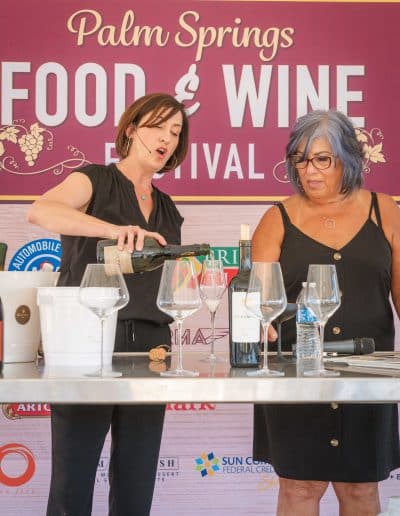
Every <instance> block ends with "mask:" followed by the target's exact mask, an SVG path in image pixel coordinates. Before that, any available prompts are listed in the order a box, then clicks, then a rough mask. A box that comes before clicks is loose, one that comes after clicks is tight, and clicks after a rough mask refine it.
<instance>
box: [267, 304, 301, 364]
mask: <svg viewBox="0 0 400 516" xmlns="http://www.w3.org/2000/svg"><path fill="white" fill-rule="evenodd" d="M296 312H297V304H296V303H288V304H287V305H286V308H285V310H284V311H283V312H282V313H281V314H280V315H278V317H277V318H276V319H275V323H276V330H277V332H278V342H277V348H276V355H275V357H274V358H272V359H271V361H270V362H271V363H273V364H287V363H289V362H292V361H293V359H292V358H286V357H285V356H284V354H283V353H282V324H283V323H284V322H286V321H290V319H293V317H295V316H296Z"/></svg>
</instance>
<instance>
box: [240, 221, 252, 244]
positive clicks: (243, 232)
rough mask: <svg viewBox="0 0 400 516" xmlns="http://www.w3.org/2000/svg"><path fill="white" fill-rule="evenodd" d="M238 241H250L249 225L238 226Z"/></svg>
mask: <svg viewBox="0 0 400 516" xmlns="http://www.w3.org/2000/svg"><path fill="white" fill-rule="evenodd" d="M240 240H250V226H249V224H240Z"/></svg>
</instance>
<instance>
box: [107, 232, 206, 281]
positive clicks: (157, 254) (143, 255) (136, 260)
mask: <svg viewBox="0 0 400 516" xmlns="http://www.w3.org/2000/svg"><path fill="white" fill-rule="evenodd" d="M208 254H210V245H209V244H192V245H173V244H167V245H164V246H162V245H160V244H159V243H158V242H157V241H156V240H154V239H153V238H148V237H146V238H145V239H144V246H143V249H142V250H141V251H138V250H137V249H135V250H134V251H133V253H128V251H125V250H123V251H120V250H119V249H118V247H117V240H99V242H97V261H98V263H105V264H108V263H119V266H120V268H121V272H122V273H124V274H129V273H133V272H147V271H153V270H155V269H158V267H161V266H162V264H163V263H164V261H165V260H176V259H178V258H183V257H189V256H206V255H208Z"/></svg>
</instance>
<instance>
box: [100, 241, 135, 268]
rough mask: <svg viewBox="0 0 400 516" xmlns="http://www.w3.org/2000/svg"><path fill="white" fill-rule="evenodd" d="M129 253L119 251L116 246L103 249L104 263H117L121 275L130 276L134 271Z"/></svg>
mask: <svg viewBox="0 0 400 516" xmlns="http://www.w3.org/2000/svg"><path fill="white" fill-rule="evenodd" d="M131 257H132V255H131V253H128V251H125V250H124V251H120V250H119V249H118V247H117V246H116V245H110V246H106V247H104V263H105V264H106V265H107V264H109V263H117V264H118V265H119V268H120V269H121V272H122V274H132V273H133V272H135V271H134V269H133V265H132V260H131Z"/></svg>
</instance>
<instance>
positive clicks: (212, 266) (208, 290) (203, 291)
mask: <svg viewBox="0 0 400 516" xmlns="http://www.w3.org/2000/svg"><path fill="white" fill-rule="evenodd" d="M225 290H226V277H225V271H224V267H223V265H222V261H221V260H214V259H206V260H204V262H203V267H202V272H201V279H200V295H201V297H202V299H203V301H204V303H205V304H206V306H207V308H208V310H209V312H210V317H211V351H210V354H209V355H208V356H207V358H204V359H202V361H203V362H226V359H225V358H223V357H217V356H216V354H215V353H214V343H215V314H216V312H217V308H218V306H219V304H220V302H221V298H222V296H223V294H224V292H225Z"/></svg>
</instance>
